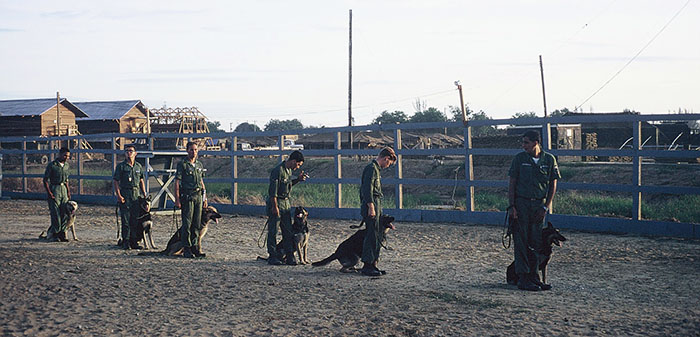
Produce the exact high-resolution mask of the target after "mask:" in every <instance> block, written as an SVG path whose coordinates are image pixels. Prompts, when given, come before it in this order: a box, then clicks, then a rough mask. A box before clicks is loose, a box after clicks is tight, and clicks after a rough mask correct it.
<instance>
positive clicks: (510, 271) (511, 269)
mask: <svg viewBox="0 0 700 337" xmlns="http://www.w3.org/2000/svg"><path fill="white" fill-rule="evenodd" d="M563 241H566V238H565V237H564V236H563V235H561V233H559V230H558V229H556V228H554V226H553V225H552V223H551V222H547V227H545V228H543V229H542V255H543V256H544V260H543V261H541V262H540V265H539V266H538V268H537V269H538V270H539V271H540V272H541V273H542V281H539V273H538V274H537V278H538V280H536V281H538V282H540V283H541V284H543V285H544V287H543V286H540V287H542V289H544V288H551V287H550V286H549V285H548V284H547V264H548V263H549V260H550V259H551V258H552V247H553V246H554V245H557V246H559V247H561V243H562V242H563ZM506 281H507V282H508V284H512V285H516V284H518V274H516V273H515V262H511V264H510V265H509V266H508V268H507V269H506ZM535 283H537V282H535Z"/></svg>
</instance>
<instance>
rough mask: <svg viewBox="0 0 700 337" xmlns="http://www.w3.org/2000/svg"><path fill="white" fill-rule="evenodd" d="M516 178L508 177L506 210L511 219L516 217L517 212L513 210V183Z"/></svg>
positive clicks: (515, 181) (514, 183)
mask: <svg viewBox="0 0 700 337" xmlns="http://www.w3.org/2000/svg"><path fill="white" fill-rule="evenodd" d="M517 182H518V179H516V178H513V177H510V180H509V181H508V212H509V216H510V217H511V218H512V219H514V220H515V219H517V218H518V212H517V211H516V210H515V185H516V183H517Z"/></svg>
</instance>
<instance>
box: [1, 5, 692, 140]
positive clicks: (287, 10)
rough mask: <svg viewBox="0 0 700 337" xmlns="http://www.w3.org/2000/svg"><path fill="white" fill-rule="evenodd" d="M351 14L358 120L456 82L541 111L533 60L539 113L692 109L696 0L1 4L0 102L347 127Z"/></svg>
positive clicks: (497, 108)
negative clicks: (118, 106) (54, 102)
mask: <svg viewBox="0 0 700 337" xmlns="http://www.w3.org/2000/svg"><path fill="white" fill-rule="evenodd" d="M349 9H352V11H353V84H352V86H353V92H352V95H353V103H352V105H353V116H354V117H355V124H357V125H361V124H368V123H370V122H371V121H372V119H373V118H375V117H376V116H377V115H378V114H379V113H381V111H384V110H388V111H394V110H401V111H404V112H406V114H408V115H411V114H413V112H414V107H413V106H414V103H415V101H416V100H417V99H420V100H422V101H424V102H425V103H426V104H427V106H431V107H435V108H438V109H440V110H444V109H447V108H448V106H450V105H452V106H458V105H459V96H458V93H457V91H456V87H455V85H454V81H455V80H460V81H461V83H462V85H463V87H464V99H465V102H467V103H468V104H469V106H470V108H471V109H472V110H476V111H478V110H484V111H485V112H486V114H487V115H489V116H491V117H493V118H508V117H510V116H512V115H513V114H515V113H517V112H529V111H534V112H536V113H538V114H540V115H541V114H542V113H543V104H542V91H541V81H540V70H539V61H538V57H539V55H542V58H543V61H544V74H545V84H546V93H547V108H548V110H549V111H552V110H554V109H560V108H564V107H567V108H569V109H574V107H576V106H579V105H580V106H581V108H582V109H583V111H585V112H589V111H594V112H612V111H622V110H623V109H625V108H627V109H634V110H636V111H640V112H642V113H667V112H669V111H671V110H673V111H677V110H678V108H682V109H687V110H688V111H692V112H696V113H697V112H700V90H699V89H700V43H699V42H698V41H700V40H698V39H699V37H698V36H700V4H699V3H698V1H697V0H658V1H649V0H613V1H611V0H570V1H561V0H559V1H553V0H529V1H483V0H481V1H466V0H461V1H447V0H444V1H443V0H424V1H410V0H407V1H398V0H391V1H381V0H373V1H329V0H314V1H282V0H260V1H231V0H227V1H206V0H200V1H172V0H171V1H146V0H140V1H132V0H120V1H95V0H85V1H77V0H63V1H33V0H17V1H10V0H0V46H2V47H0V48H2V49H1V50H2V52H1V53H0V73H1V74H2V81H0V99H21V98H47V97H55V95H56V91H60V92H61V96H62V97H65V98H68V99H69V100H71V101H98V100H125V99H140V100H142V101H143V102H144V103H145V104H146V105H147V106H149V107H152V108H154V107H161V106H162V105H163V104H167V106H169V107H178V106H179V107H185V106H188V107H191V106H196V107H198V108H199V109H200V110H201V111H202V112H203V113H204V114H205V115H206V116H208V117H209V118H210V119H211V120H216V121H220V122H221V124H222V126H223V127H224V128H225V129H226V130H228V129H229V126H230V125H233V127H235V126H236V125H238V124H239V123H242V122H251V123H253V122H254V123H256V124H257V125H258V126H260V127H261V128H262V127H264V125H265V123H267V122H268V121H269V120H270V119H271V118H276V119H293V118H298V119H299V120H301V122H302V123H303V124H304V125H312V126H321V125H324V126H328V127H330V126H343V125H347V120H348V108H347V104H348V10H349ZM674 17H675V18H674ZM669 22H670V23H669ZM664 27H665V28H664ZM650 42H651V43H650ZM645 46H646V47H645ZM640 51H641V53H640ZM638 53H639V55H638V56H637V57H636V58H635V55H637V54H638ZM633 58H634V60H633ZM631 60H633V61H632V62H631V63H629V65H628V66H626V67H625V65H626V64H627V63H628V62H630V61H631ZM621 70H622V71H621ZM618 72H619V74H617V75H616V77H614V78H613V79H612V81H610V82H609V83H608V84H607V85H606V86H605V87H604V88H603V89H602V90H600V92H598V93H597V94H595V95H594V96H593V97H592V98H590V99H589V100H588V101H586V100H587V99H588V98H589V96H591V95H592V94H594V93H595V92H596V91H597V90H598V89H599V88H600V87H601V86H603V85H604V84H605V83H606V82H607V81H608V80H610V79H611V78H612V77H613V76H614V75H615V74H616V73H618ZM584 102H585V103H584Z"/></svg>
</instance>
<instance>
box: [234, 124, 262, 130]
mask: <svg viewBox="0 0 700 337" xmlns="http://www.w3.org/2000/svg"><path fill="white" fill-rule="evenodd" d="M234 131H236V132H258V131H262V130H260V127H258V126H257V125H255V124H252V123H248V122H243V123H241V124H238V126H236V129H234Z"/></svg>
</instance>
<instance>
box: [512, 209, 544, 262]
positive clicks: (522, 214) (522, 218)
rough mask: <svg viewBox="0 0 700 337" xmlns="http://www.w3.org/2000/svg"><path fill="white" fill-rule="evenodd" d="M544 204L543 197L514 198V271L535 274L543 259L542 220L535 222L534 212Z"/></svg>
mask: <svg viewBox="0 0 700 337" xmlns="http://www.w3.org/2000/svg"><path fill="white" fill-rule="evenodd" d="M543 206H544V199H542V200H540V199H537V200H530V199H524V198H516V199H515V209H516V211H517V212H518V221H516V222H514V223H513V225H514V227H515V228H513V252H514V255H515V273H516V274H520V275H527V274H530V275H533V276H534V275H536V273H537V267H538V266H539V264H540V262H541V261H543V260H544V256H543V255H542V254H541V252H542V225H543V224H544V220H543V221H540V222H535V217H536V215H535V214H536V212H537V211H539V210H540V209H542V207H543Z"/></svg>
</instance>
